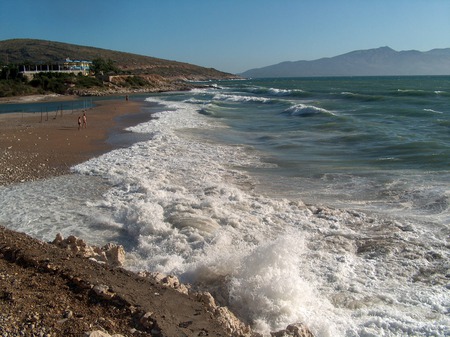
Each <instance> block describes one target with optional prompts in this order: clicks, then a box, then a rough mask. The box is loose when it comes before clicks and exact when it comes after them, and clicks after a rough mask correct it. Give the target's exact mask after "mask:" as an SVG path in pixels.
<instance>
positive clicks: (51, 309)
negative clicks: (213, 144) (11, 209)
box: [0, 227, 229, 337]
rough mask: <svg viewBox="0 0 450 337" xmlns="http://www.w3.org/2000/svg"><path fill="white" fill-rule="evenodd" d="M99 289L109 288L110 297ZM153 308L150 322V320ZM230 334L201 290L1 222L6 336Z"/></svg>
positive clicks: (1, 316) (1, 310) (1, 320)
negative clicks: (93, 257) (175, 285)
mask: <svg viewBox="0 0 450 337" xmlns="http://www.w3.org/2000/svg"><path fill="white" fill-rule="evenodd" d="M95 286H106V287H107V289H108V294H109V297H108V298H104V297H102V296H99V295H98V294H97V293H96V292H95V291H94V289H96V288H94V287H95ZM146 313H150V314H148V315H149V316H150V317H151V319H150V324H149V323H146V322H145V321H143V320H142V316H143V315H144V314H146ZM94 330H100V331H105V332H107V333H109V334H111V335H112V334H122V335H123V336H229V334H228V333H227V332H226V330H225V328H224V327H223V326H221V324H220V323H219V322H218V320H217V319H215V318H214V315H213V314H212V313H211V312H210V311H208V308H207V307H206V306H205V305H204V303H203V302H202V301H201V300H199V298H198V297H196V296H195V295H186V294H181V293H179V292H177V291H175V290H174V289H171V288H167V287H165V286H163V285H159V284H156V283H155V282H154V281H153V280H151V279H149V278H147V277H140V276H138V275H136V274H134V273H131V272H128V271H126V270H124V269H121V268H112V267H109V266H107V265H102V264H99V263H98V262H93V261H90V260H88V259H86V258H83V257H80V256H78V255H76V254H74V253H71V252H68V251H66V250H63V249H61V248H59V247H56V246H55V245H51V244H47V243H43V242H40V241H38V240H35V239H32V238H30V237H28V236H26V235H25V234H22V233H17V232H14V231H10V230H8V229H6V228H4V227H0V335H1V336H58V337H59V336H84V334H85V333H86V332H89V331H94Z"/></svg>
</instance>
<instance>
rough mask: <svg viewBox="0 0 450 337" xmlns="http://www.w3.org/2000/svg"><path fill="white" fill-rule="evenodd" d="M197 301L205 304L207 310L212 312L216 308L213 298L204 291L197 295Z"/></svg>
mask: <svg viewBox="0 0 450 337" xmlns="http://www.w3.org/2000/svg"><path fill="white" fill-rule="evenodd" d="M197 299H198V300H199V301H200V302H202V303H203V304H205V305H206V307H207V308H208V309H209V310H214V309H215V308H216V307H217V305H216V301H215V300H214V297H212V295H211V294H210V293H208V292H206V291H205V292H199V293H197Z"/></svg>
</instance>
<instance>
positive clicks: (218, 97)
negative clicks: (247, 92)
mask: <svg viewBox="0 0 450 337" xmlns="http://www.w3.org/2000/svg"><path fill="white" fill-rule="evenodd" d="M214 100H217V101H230V102H259V103H270V102H271V101H272V99H270V98H267V97H257V96H243V95H230V94H216V95H214Z"/></svg>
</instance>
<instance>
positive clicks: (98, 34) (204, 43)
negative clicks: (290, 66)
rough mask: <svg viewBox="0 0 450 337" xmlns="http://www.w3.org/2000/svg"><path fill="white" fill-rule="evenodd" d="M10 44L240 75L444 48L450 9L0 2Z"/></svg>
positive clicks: (393, 2)
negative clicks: (345, 57)
mask: <svg viewBox="0 0 450 337" xmlns="http://www.w3.org/2000/svg"><path fill="white" fill-rule="evenodd" d="M13 38H32V39H42V40H50V41H58V42H66V43H72V44H78V45H83V46H92V47H98V48H105V49H111V50H118V51H124V52H130V53H135V54H140V55H146V56H153V57H159V58H163V59H169V60H175V61H180V62H188V63H192V64H196V65H199V66H203V67H208V68H215V69H218V70H222V71H226V72H230V73H241V72H244V71H246V70H249V69H252V68H259V67H264V66H269V65H273V64H277V63H280V62H284V61H299V60H314V59H318V58H322V57H332V56H336V55H340V54H344V53H347V52H350V51H353V50H360V49H371V48H378V47H382V46H389V47H391V48H393V49H395V50H397V51H401V50H412V49H414V50H420V51H428V50H431V49H434V48H450V0H75V1H74V0H72V1H69V0H0V40H7V39H13ZM68 56H69V57H70V55H68Z"/></svg>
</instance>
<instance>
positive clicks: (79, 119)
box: [78, 116, 81, 131]
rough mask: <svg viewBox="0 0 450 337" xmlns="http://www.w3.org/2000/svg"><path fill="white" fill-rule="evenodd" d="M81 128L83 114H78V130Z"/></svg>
mask: <svg viewBox="0 0 450 337" xmlns="http://www.w3.org/2000/svg"><path fill="white" fill-rule="evenodd" d="M80 129H81V116H78V131H80Z"/></svg>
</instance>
